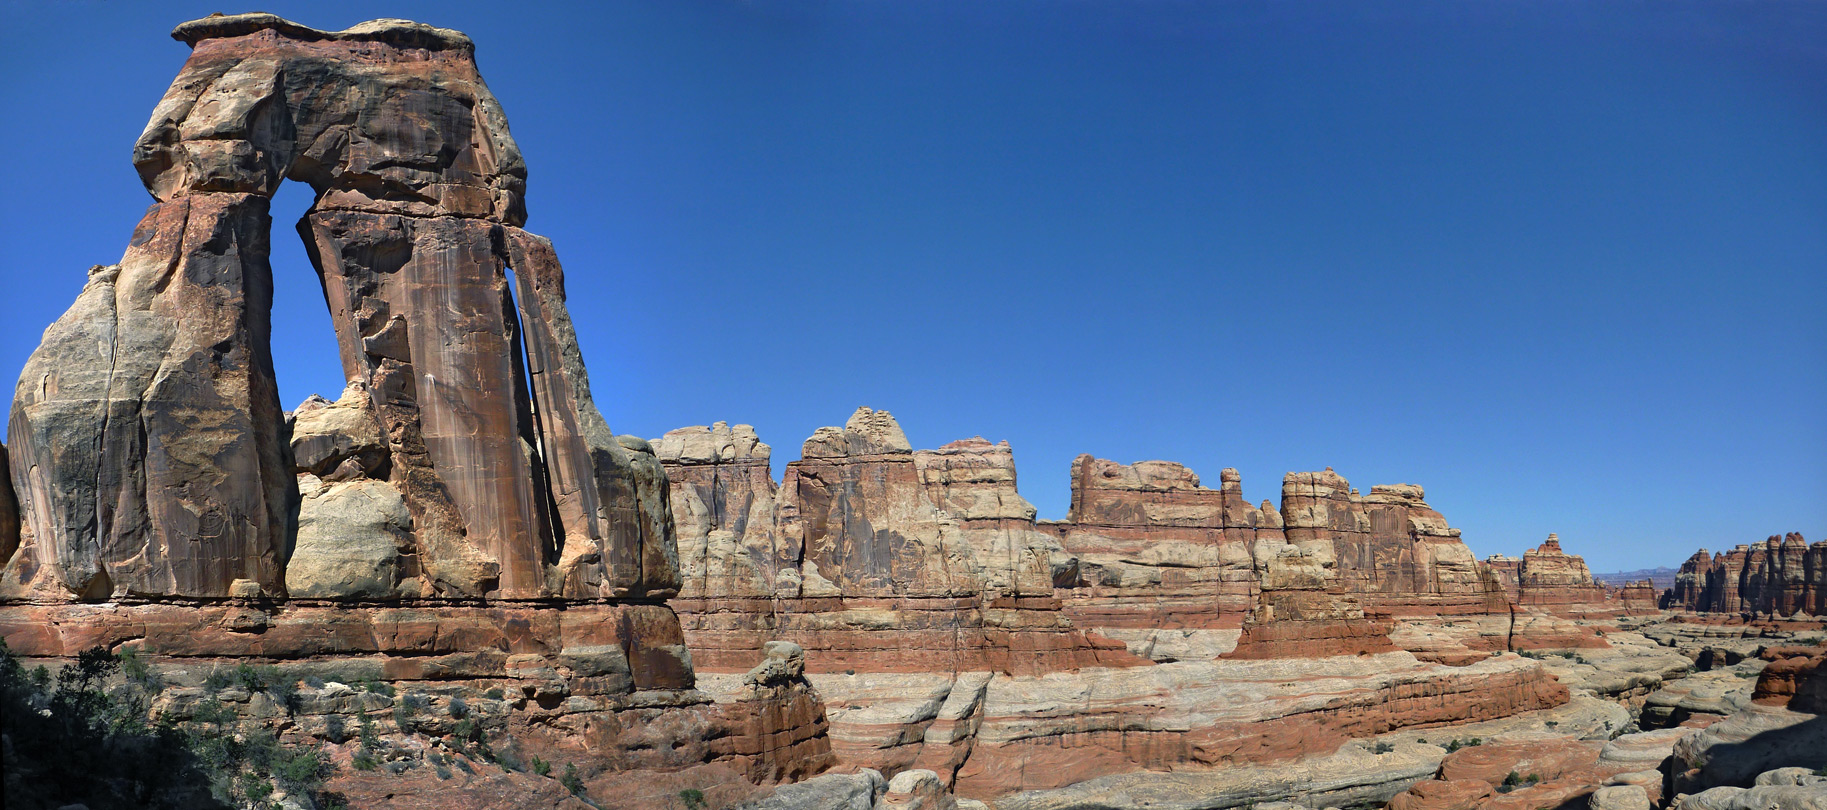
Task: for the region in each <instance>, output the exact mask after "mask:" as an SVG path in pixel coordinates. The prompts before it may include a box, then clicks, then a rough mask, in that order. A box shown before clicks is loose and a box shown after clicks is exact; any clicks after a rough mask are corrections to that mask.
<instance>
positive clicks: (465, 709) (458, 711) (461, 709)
mask: <svg viewBox="0 0 1827 810" xmlns="http://www.w3.org/2000/svg"><path fill="white" fill-rule="evenodd" d="M445 710H446V711H448V712H450V716H451V717H455V718H457V719H458V720H461V719H463V718H464V717H466V716H468V715H469V704H468V703H465V702H463V698H461V697H454V698H451V699H450V705H448V706H446V707H445Z"/></svg>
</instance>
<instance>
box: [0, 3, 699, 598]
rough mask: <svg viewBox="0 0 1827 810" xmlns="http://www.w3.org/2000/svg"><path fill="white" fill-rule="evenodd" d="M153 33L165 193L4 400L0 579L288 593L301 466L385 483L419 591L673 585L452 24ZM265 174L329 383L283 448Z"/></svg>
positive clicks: (153, 167)
mask: <svg viewBox="0 0 1827 810" xmlns="http://www.w3.org/2000/svg"><path fill="white" fill-rule="evenodd" d="M173 35H174V36H175V37H176V38H178V39H179V40H181V41H184V42H186V43H189V44H190V45H191V46H192V49H193V50H192V54H191V57H190V59H189V61H188V62H186V63H185V66H184V68H183V70H182V71H180V73H179V75H178V77H177V79H176V80H175V81H174V82H173V83H172V86H171V89H170V90H169V91H168V92H167V93H166V95H165V98H164V100H163V101H161V102H160V104H159V106H158V108H157V109H156V110H155V111H154V112H153V115H152V120H151V121H150V122H149V123H148V125H147V127H146V130H145V132H144V133H143V134H142V135H141V136H140V138H139V141H138V143H137V144H136V146H135V148H134V165H135V166H136V167H137V168H138V169H139V172H140V176H141V179H142V180H143V181H144V183H145V185H146V187H147V189H148V190H150V191H151V192H152V194H153V196H154V198H155V199H156V200H157V202H155V203H154V205H153V206H152V208H151V209H150V210H149V211H148V212H147V214H146V216H145V218H144V219H143V220H142V221H141V223H140V226H139V228H138V229H137V230H136V231H135V233H134V237H133V240H132V243H131V245H130V246H129V248H128V250H127V253H126V255H125V256H124V257H123V258H122V260H121V262H120V263H119V264H117V265H112V266H108V267H98V268H96V269H95V270H93V271H91V276H90V280H89V283H88V285H87V286H85V288H84V290H83V292H82V294H81V295H80V296H79V297H78V299H77V302H76V304H75V305H74V306H73V307H72V308H71V309H70V311H69V312H68V313H66V314H65V315H64V317H62V318H61V319H59V320H58V322H57V323H55V324H53V325H52V326H51V328H50V329H49V330H47V331H46V334H45V340H44V343H43V344H42V345H41V346H40V347H39V349H38V351H37V352H35V353H34V355H33V357H32V360H31V361H30V362H29V363H28V365H27V368H26V371H25V372H24V374H23V375H22V377H21V382H20V385H19V388H18V390H17V392H16V396H15V399H14V406H13V411H12V423H11V425H12V426H11V435H12V436H13V437H14V447H13V448H12V449H13V451H14V453H13V459H12V465H13V467H14V471H15V478H16V479H17V480H18V481H19V490H20V493H21V495H22V503H21V508H22V511H23V513H24V517H25V522H26V523H27V524H28V525H29V526H30V527H31V530H30V533H31V536H32V537H33V539H34V542H33V544H32V557H33V560H32V563H31V568H32V571H31V575H30V576H27V575H25V573H24V572H9V573H10V574H11V575H9V576H8V577H7V579H8V580H9V581H17V582H18V583H19V584H18V585H17V586H13V587H11V588H10V591H11V592H12V593H13V595H15V596H18V595H25V594H27V593H30V594H33V595H35V596H37V597H40V598H56V597H62V598H72V597H74V598H85V599H99V598H106V597H109V596H115V595H126V594H132V595H137V596H149V597H158V596H194V597H221V596H228V595H231V593H244V592H247V591H248V589H249V588H253V589H255V590H257V591H258V592H260V593H265V594H268V595H274V596H280V595H284V594H285V580H286V576H285V574H284V570H285V566H286V564H287V562H288V561H287V559H286V555H287V553H288V551H289V550H290V549H291V547H292V543H291V540H292V538H291V535H290V532H291V521H290V510H291V508H293V506H294V504H295V503H296V502H297V497H298V496H297V489H296V486H295V484H294V478H293V466H294V464H296V465H297V467H299V468H300V470H299V471H300V472H305V473H309V474H311V475H314V476H317V477H318V478H319V479H320V480H323V481H325V482H329V483H337V482H340V481H344V480H353V479H355V478H368V479H376V480H382V481H385V482H386V483H387V484H388V485H389V486H391V487H393V488H394V489H395V490H396V491H397V492H398V494H399V496H400V497H401V498H402V499H403V500H404V502H405V504H406V505H407V507H408V509H409V510H410V512H411V516H412V521H411V526H412V530H411V535H410V538H409V539H410V542H409V544H408V545H409V547H410V552H411V554H412V555H413V556H415V557H416V559H417V564H416V566H414V567H413V572H412V573H411V574H410V576H412V577H415V578H420V579H422V580H423V585H424V587H425V589H427V590H428V591H430V592H431V593H435V594H438V595H450V596H484V595H492V596H500V597H540V596H546V595H564V596H570V597H612V598H613V597H649V598H650V597H663V596H665V595H667V594H670V593H672V592H673V591H675V590H676V588H677V583H678V576H677V561H676V557H675V552H674V550H673V548H672V546H671V545H670V536H669V530H670V526H669V523H668V521H669V518H668V516H667V513H666V501H667V497H666V494H665V487H666V480H665V477H664V475H663V474H662V472H661V470H660V468H659V465H658V463H657V462H656V461H655V460H654V459H653V456H652V454H651V453H650V452H648V451H647V449H646V448H645V446H644V444H643V443H641V442H639V441H638V440H629V439H618V438H617V437H615V436H614V435H613V434H611V433H610V432H609V430H608V428H607V427H606V426H605V425H604V424H603V421H602V417H601V416H600V414H598V413H597V411H596V409H595V407H594V405H593V404H592V402H591V400H590V396H589V387H588V381H587V379H586V377H585V374H584V369H583V364H582V360H581V355H580V353H579V352H578V350H577V346H576V339H575V335H574V333H573V330H572V328H571V324H570V319H569V316H568V315H567V314H566V312H565V307H564V285H563V271H562V269H561V268H560V267H559V265H558V262H557V259H556V256H555V254H554V253H553V251H552V248H551V245H550V243H548V242H546V241H545V240H544V239H542V238H540V237H538V236H535V235H532V234H529V233H527V232H526V231H523V230H521V228H520V227H519V226H520V225H521V224H522V223H524V221H525V218H526V213H525V204H524V201H523V194H524V191H525V178H526V167H525V165H524V163H523V162H522V160H521V157H520V153H519V150H518V148H517V147H516V146H515V144H514V141H513V138H512V136H511V135H510V134H509V132H508V128H507V121H506V117H505V116H504V115H503V114H502V111H501V106H500V104H499V103H497V102H496V100H495V98H494V97H493V96H492V95H491V94H490V93H489V91H488V88H487V86H486V85H485V84H484V83H483V82H482V79H481V76H480V74H479V73H478V72H477V70H476V64H475V60H474V56H473V50H474V49H473V46H472V45H471V43H470V41H469V40H468V39H467V38H466V37H464V36H463V35H462V34H459V33H456V32H454V31H448V30H444V29H437V28H432V27H430V26H425V25H421V24H418V23H410V22H405V21H397V20H396V21H377V22H374V23H366V24H363V25H361V26H357V27H355V28H351V29H349V30H347V31H342V32H322V31H315V30H312V29H308V28H305V27H303V26H299V25H297V24H295V23H290V22H287V21H285V20H282V19H280V18H278V17H274V16H272V15H263V14H251V15H238V16H234V17H224V16H216V17H211V18H207V19H204V20H198V21H195V22H191V23H186V24H184V25H182V26H180V27H179V28H178V30H177V31H175V32H174V34H173ZM284 180H296V181H301V182H304V183H307V184H309V185H310V186H311V187H312V189H313V190H314V191H315V192H316V193H317V201H316V203H315V204H314V205H313V206H312V208H311V210H310V211H309V212H308V213H307V214H306V216H305V218H304V219H303V221H301V222H300V223H299V232H300V234H301V235H302V236H303V237H304V238H305V241H306V246H307V248H308V249H309V252H310V255H311V258H312V261H313V263H314V264H316V266H317V268H318V271H319V274H320V275H321V277H322V281H323V286H324V293H325V297H326V298H327V300H328V302H329V305H330V310H331V315H332V319H333V321H334V322H335V325H336V329H337V337H338V344H339V346H340V348H341V355H342V362H343V369H344V372H345V373H346V375H347V376H348V379H349V381H350V385H351V387H350V389H349V390H348V391H345V392H344V395H343V396H342V397H340V398H339V399H338V401H337V402H335V403H328V402H321V401H320V402H312V403H308V404H307V406H306V407H303V408H301V409H300V413H299V414H298V415H297V416H296V418H295V419H294V421H293V423H292V430H293V432H292V436H291V438H290V441H289V442H288V440H287V437H286V436H285V429H284V428H285V423H284V421H283V420H282V418H281V412H280V408H279V406H278V402H277V399H276V392H275V386H274V384H273V377H272V360H271V350H270V346H269V337H270V336H269V334H268V333H269V321H268V314H269V309H270V306H271V303H272V302H271V298H272V279H271V269H270V267H269V266H268V263H267V255H268V238H269V233H268V232H269V225H270V222H269V218H268V216H267V204H268V199H269V198H270V196H271V195H272V193H273V192H274V190H275V189H276V188H277V187H278V185H279V183H280V182H282V181H284ZM509 267H512V268H516V269H517V271H518V272H517V273H515V274H514V277H513V278H512V279H510V277H509V274H508V273H507V272H506V271H507V268H509ZM511 285H517V286H516V287H515V288H514V289H510V286H511ZM535 412H537V413H538V414H539V418H538V419H535V418H534V413H535ZM288 445H289V446H288ZM6 550H7V551H8V552H11V548H10V547H8V548H7V549H6ZM9 556H10V555H9ZM237 582H245V583H249V584H248V585H237V584H236V583H237ZM412 590H415V591H416V590H417V589H416V588H414V589H412ZM365 592H366V591H364V593H365ZM313 593H314V595H318V596H332V595H334V594H329V593H324V592H320V590H317V589H314V590H313ZM350 595H353V594H350Z"/></svg>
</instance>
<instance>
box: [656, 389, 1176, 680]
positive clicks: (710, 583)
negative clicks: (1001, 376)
mask: <svg viewBox="0 0 1827 810" xmlns="http://www.w3.org/2000/svg"><path fill="white" fill-rule="evenodd" d="M654 445H655V446H656V447H657V448H658V450H659V453H660V460H661V463H662V464H663V465H664V468H665V470H666V474H667V476H668V477H669V479H670V482H671V485H670V492H671V498H672V512H673V514H675V515H677V516H678V517H677V522H678V526H679V535H680V549H681V551H680V556H681V560H682V566H683V569H684V571H685V574H686V576H685V579H684V583H683V587H682V589H681V597H680V598H679V599H675V600H674V602H673V604H674V605H676V606H677V607H678V609H679V610H680V611H681V613H683V614H684V621H685V626H686V632H687V634H688V638H689V639H690V642H691V645H692V647H693V650H694V654H695V656H696V661H697V663H698V666H699V667H700V668H701V669H704V670H706V671H731V670H733V669H734V668H735V667H736V666H740V665H742V663H741V662H744V661H748V660H752V658H753V656H754V651H756V650H758V649H760V648H761V646H762V645H763V644H764V643H765V642H766V641H768V640H770V639H785V640H790V641H793V642H796V643H798V644H800V645H801V646H803V647H804V648H805V649H806V650H808V651H809V652H810V653H811V654H810V655H809V657H808V666H810V667H811V668H812V669H813V670H814V671H815V672H837V671H845V670H852V671H854V670H863V671H872V672H925V671H947V672H950V671H959V670H971V669H990V670H996V671H1003V672H1030V673H1034V672H1046V671H1053V670H1067V669H1074V668H1077V667H1082V666H1098V665H1101V666H1128V665H1135V664H1141V663H1145V662H1144V661H1142V660H1140V659H1138V658H1136V657H1135V656H1132V655H1130V654H1128V653H1127V652H1126V651H1125V650H1124V649H1123V646H1122V644H1121V643H1120V642H1115V641H1111V640H1109V639H1100V638H1095V637H1091V636H1087V635H1086V634H1085V633H1084V632H1082V631H1079V630H1077V629H1075V628H1074V627H1073V626H1072V624H1071V622H1069V621H1068V620H1067V618H1066V616H1065V614H1063V613H1062V612H1061V610H1060V605H1059V603H1058V601H1056V600H1055V599H1053V597H1052V592H1053V578H1054V573H1053V570H1052V567H1053V560H1052V558H1053V556H1054V555H1055V554H1057V553H1058V548H1057V544H1055V543H1052V542H1051V540H1050V538H1048V537H1047V536H1046V535H1044V534H1042V533H1040V532H1038V531H1036V530H1035V527H1034V509H1033V507H1032V506H1031V505H1029V504H1028V503H1027V502H1026V501H1025V500H1022V499H1021V498H1020V496H1019V495H1017V494H1016V493H1015V488H1014V483H1015V482H1014V462H1013V457H1012V455H1011V453H1010V451H1009V449H1008V446H1007V445H1006V444H1003V445H991V444H989V443H988V442H984V441H981V440H971V441H966V442H954V443H953V444H950V445H947V446H946V447H944V448H941V449H940V450H937V451H922V452H919V453H915V452H914V451H913V450H912V449H911V448H910V447H909V446H908V444H907V439H906V436H905V434H903V433H902V431H901V428H900V425H899V424H898V423H896V421H895V420H894V417H893V416H892V415H890V414H889V413H888V412H887V411H876V410H871V409H869V408H860V409H858V410H857V411H856V413H854V414H853V415H852V416H851V417H850V420H849V421H848V422H847V423H846V424H845V426H844V427H842V428H837V427H829V428H820V429H819V430H818V431H817V432H816V433H815V434H814V435H813V436H812V437H811V438H810V439H808V440H807V441H806V443H805V448H804V456H805V457H804V458H803V459H801V460H799V461H795V462H792V463H790V464H788V465H787V471H786V476H785V478H784V480H783V481H782V482H781V483H780V484H779V485H778V486H776V485H775V483H774V481H773V479H772V478H771V476H770V473H769V468H768V455H769V452H770V451H769V448H768V446H767V445H766V444H763V443H761V442H760V441H759V440H758V439H757V438H756V437H755V434H754V431H753V429H751V428H749V427H748V426H746V425H737V426H736V427H733V428H732V427H730V426H729V425H727V424H725V423H721V422H720V423H717V424H715V425H712V426H710V427H690V428H682V429H679V430H674V431H671V432H669V433H667V434H666V435H665V436H664V437H661V438H659V439H656V440H654Z"/></svg>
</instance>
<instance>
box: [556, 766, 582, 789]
mask: <svg viewBox="0 0 1827 810" xmlns="http://www.w3.org/2000/svg"><path fill="white" fill-rule="evenodd" d="M558 783H559V784H561V785H564V786H565V790H568V791H571V795H573V796H582V795H584V779H583V777H582V776H579V775H578V773H577V763H575V762H567V763H565V775H564V776H561V777H559V778H558Z"/></svg>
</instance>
